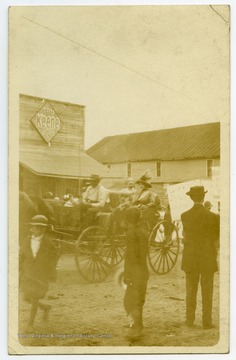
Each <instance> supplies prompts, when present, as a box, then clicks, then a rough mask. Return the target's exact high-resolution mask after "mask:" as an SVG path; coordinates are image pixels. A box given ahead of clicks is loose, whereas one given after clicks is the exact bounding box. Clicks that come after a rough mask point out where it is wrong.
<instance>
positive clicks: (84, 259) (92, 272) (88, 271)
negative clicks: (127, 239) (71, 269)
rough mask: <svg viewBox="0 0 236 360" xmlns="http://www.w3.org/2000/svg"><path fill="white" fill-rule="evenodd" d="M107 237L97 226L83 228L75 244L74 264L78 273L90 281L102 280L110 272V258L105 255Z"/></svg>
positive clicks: (107, 243)
mask: <svg viewBox="0 0 236 360" xmlns="http://www.w3.org/2000/svg"><path fill="white" fill-rule="evenodd" d="M108 245H109V239H108V235H107V232H106V231H105V230H104V229H103V228H101V227H99V226H90V227H89V228H87V229H85V230H84V231H83V232H82V233H81V235H80V236H79V239H78V241H77V244H76V254H75V260H76V266H77V269H78V271H79V273H80V275H81V276H82V277H83V278H84V279H85V280H87V281H89V282H91V283H98V282H102V281H104V280H105V279H106V278H107V276H108V275H109V273H110V269H111V266H110V258H109V257H108V255H107V247H108Z"/></svg>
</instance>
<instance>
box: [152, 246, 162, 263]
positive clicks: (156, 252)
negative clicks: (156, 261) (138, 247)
mask: <svg viewBox="0 0 236 360" xmlns="http://www.w3.org/2000/svg"><path fill="white" fill-rule="evenodd" d="M161 251H162V249H161V248H160V249H158V251H155V252H154V254H153V255H152V256H151V255H150V256H149V258H150V260H152V259H153V258H154V257H155V256H157V254H160V253H161Z"/></svg>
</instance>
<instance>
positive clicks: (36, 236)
mask: <svg viewBox="0 0 236 360" xmlns="http://www.w3.org/2000/svg"><path fill="white" fill-rule="evenodd" d="M47 228H48V219H47V218H46V216H44V215H36V216H34V217H33V218H32V219H31V222H30V231H31V234H32V235H31V236H28V237H27V238H26V240H25V242H24V243H23V246H22V247H21V249H20V285H21V289H22V290H23V293H24V298H25V300H26V301H28V302H30V303H31V310H30V315H29V321H28V325H27V329H26V330H27V332H33V330H34V320H35V317H36V314H37V311H38V308H40V309H42V310H43V314H44V316H43V318H44V320H47V319H48V314H49V310H50V308H51V306H50V305H47V304H45V303H43V302H42V301H41V299H43V298H44V297H45V295H46V292H47V290H48V285H49V282H52V281H55V273H56V263H57V260H58V249H57V248H56V246H55V245H54V244H53V242H52V241H51V240H50V239H49V238H48V236H47Z"/></svg>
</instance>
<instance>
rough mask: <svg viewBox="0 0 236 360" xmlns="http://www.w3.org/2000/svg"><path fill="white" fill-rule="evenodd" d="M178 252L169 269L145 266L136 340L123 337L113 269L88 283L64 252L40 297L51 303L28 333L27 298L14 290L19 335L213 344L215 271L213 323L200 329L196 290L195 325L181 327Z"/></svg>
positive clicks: (43, 340) (89, 342)
mask: <svg viewBox="0 0 236 360" xmlns="http://www.w3.org/2000/svg"><path fill="white" fill-rule="evenodd" d="M180 261H181V256H180V257H179V259H178V262H177V264H176V265H175V267H174V268H173V269H172V270H171V272H170V273H168V274H166V275H162V276H158V275H154V274H153V273H152V272H150V279H149V282H148V291H147V297H146V303H145V307H144V326H145V329H144V334H143V337H142V338H141V339H139V340H136V341H130V340H127V339H126V338H125V335H126V331H127V330H126V329H125V328H124V327H123V325H125V324H127V319H126V314H125V312H124V308H123V296H124V291H123V290H122V289H121V288H118V287H116V286H115V285H114V281H113V275H114V274H111V275H110V277H109V278H108V279H107V280H106V281H105V282H103V283H100V284H88V283H86V282H85V281H84V280H82V279H81V277H80V276H79V275H78V272H77V270H76V266H75V261H74V258H73V255H64V256H63V257H62V258H61V259H60V262H59V264H58V277H57V281H56V283H53V284H50V289H49V291H48V294H47V297H46V300H45V302H46V301H47V303H49V304H51V305H52V310H51V313H50V320H49V322H48V323H47V324H44V323H43V322H42V321H41V319H40V316H41V314H40V312H39V314H38V315H37V318H36V321H35V331H34V334H25V328H26V323H27V319H28V314H29V304H27V303H25V302H24V301H23V300H22V296H20V304H19V341H20V342H21V344H22V345H28V346H132V345H133V346H188V347H191V346H213V345H215V344H217V342H218V340H219V274H216V276H215V286H214V302H213V322H214V324H215V325H216V327H215V328H214V329H211V330H203V328H202V323H201V302H200V297H201V292H200V291H199V294H198V309H197V314H196V322H195V327H194V328H193V329H186V328H184V327H183V326H182V325H181V324H182V323H183V321H184V318H185V301H184V299H185V278H184V273H183V272H182V271H181V270H180Z"/></svg>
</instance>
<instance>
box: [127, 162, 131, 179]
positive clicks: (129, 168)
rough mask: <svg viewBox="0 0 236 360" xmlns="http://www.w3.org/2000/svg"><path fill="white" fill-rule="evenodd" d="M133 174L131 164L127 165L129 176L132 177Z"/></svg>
mask: <svg viewBox="0 0 236 360" xmlns="http://www.w3.org/2000/svg"><path fill="white" fill-rule="evenodd" d="M131 173H132V170H131V164H127V176H128V177H131Z"/></svg>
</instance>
